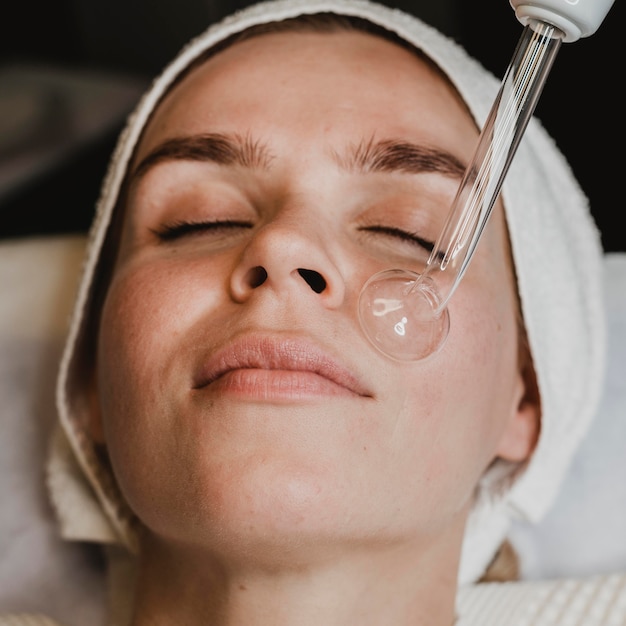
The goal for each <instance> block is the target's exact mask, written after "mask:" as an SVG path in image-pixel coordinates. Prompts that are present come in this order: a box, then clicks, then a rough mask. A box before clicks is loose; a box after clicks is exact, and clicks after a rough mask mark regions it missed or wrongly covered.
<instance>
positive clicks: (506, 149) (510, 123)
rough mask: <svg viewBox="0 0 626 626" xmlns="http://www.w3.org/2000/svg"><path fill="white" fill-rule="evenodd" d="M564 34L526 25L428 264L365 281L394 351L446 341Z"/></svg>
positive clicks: (404, 357) (373, 313) (376, 329)
mask: <svg viewBox="0 0 626 626" xmlns="http://www.w3.org/2000/svg"><path fill="white" fill-rule="evenodd" d="M562 36H563V34H562V32H561V31H559V30H558V29H556V28H555V27H554V26H551V25H549V24H545V23H538V24H535V25H533V27H531V26H530V25H527V26H525V27H524V30H523V32H522V36H521V38H520V40H519V42H518V45H517V48H516V51H515V53H514V55H513V59H512V61H511V63H510V64H509V67H508V69H507V71H506V74H505V76H504V79H503V81H502V85H501V87H500V90H499V92H498V94H497V96H496V99H495V101H494V104H493V106H492V108H491V111H490V113H489V116H488V118H487V121H486V122H485V125H484V127H483V129H482V132H481V134H480V137H479V140H478V146H477V148H476V150H475V152H474V155H473V157H472V160H471V162H470V164H469V165H468V166H467V168H466V170H465V174H464V176H463V179H462V181H461V184H460V185H459V188H458V191H457V193H456V196H455V198H454V200H453V203H452V206H451V208H450V211H449V213H448V216H447V218H446V222H445V224H444V226H443V229H442V231H441V233H440V235H439V237H438V238H437V241H436V243H435V246H434V248H433V250H432V251H431V253H430V256H429V258H428V261H427V263H426V266H425V268H424V271H423V272H422V273H421V274H417V273H415V272H410V271H408V270H387V271H384V272H380V273H378V274H375V275H374V276H373V277H372V278H370V279H369V280H368V281H367V282H366V283H365V285H364V286H363V290H362V291H361V296H360V299H359V315H360V320H361V325H362V327H363V330H364V332H365V334H366V335H367V336H368V338H369V339H370V341H372V343H373V344H374V345H375V346H376V347H377V348H378V349H379V350H381V351H382V352H384V353H385V354H387V355H388V356H390V357H391V358H393V359H396V360H401V361H413V360H419V359H423V358H425V357H426V356H429V355H430V354H432V353H433V352H436V351H437V350H438V349H439V348H440V347H441V346H442V345H443V342H444V341H445V339H446V337H447V334H448V329H449V325H450V320H449V314H448V309H447V304H448V301H449V300H450V298H451V297H452V294H453V293H454V292H455V290H456V288H457V286H458V285H459V282H460V281H461V278H462V277H463V274H464V273H465V271H466V269H467V266H468V265H469V262H470V261H471V259H472V256H473V255H474V252H475V250H476V246H477V244H478V241H479V239H480V236H481V234H482V232H483V230H484V228H485V225H486V224H487V221H488V219H489V216H490V215H491V211H492V209H493V206H494V204H495V201H496V199H497V197H498V194H499V192H500V189H501V187H502V183H503V181H504V177H505V175H506V173H507V171H508V169H509V166H510V164H511V161H512V159H513V156H514V154H515V151H516V149H517V146H518V145H519V142H520V139H521V138H522V135H523V133H524V130H525V129H526V126H527V124H528V121H529V120H530V118H531V117H532V113H533V111H534V109H535V105H536V103H537V100H538V98H539V95H540V93H541V90H542V88H543V86H544V84H545V80H546V78H547V75H548V73H549V71H550V68H551V66H552V63H553V61H554V58H555V56H556V53H557V51H558V49H559V46H560V43H561V40H562ZM444 274H445V279H444Z"/></svg>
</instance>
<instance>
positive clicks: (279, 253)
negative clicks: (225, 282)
mask: <svg viewBox="0 0 626 626" xmlns="http://www.w3.org/2000/svg"><path fill="white" fill-rule="evenodd" d="M318 230H321V226H319V225H317V226H315V225H312V224H310V223H309V224H306V225H305V224H302V223H300V224H293V223H292V224H290V223H285V222H281V223H271V224H267V225H265V226H263V227H262V228H261V229H259V230H258V231H257V232H256V233H255V234H254V235H253V237H252V239H251V240H250V241H249V243H248V244H247V246H246V248H245V250H244V252H243V254H242V256H241V258H240V260H239V262H238V264H237V266H236V267H235V269H234V271H233V273H232V276H231V291H232V295H233V297H234V299H235V300H236V301H238V302H245V301H246V300H247V299H248V298H250V297H251V296H252V295H253V294H254V293H256V292H259V291H260V290H265V291H272V292H274V294H275V295H277V296H279V297H290V296H292V295H295V296H298V297H303V298H308V297H315V298H317V299H318V301H319V302H321V303H322V304H323V306H325V307H327V308H336V307H338V306H339V305H340V304H341V303H342V302H343V300H344V296H345V283H344V279H343V276H342V275H341V273H340V271H339V270H338V268H337V267H336V265H335V263H334V262H333V260H332V259H331V258H330V256H329V254H328V251H327V249H326V246H325V245H324V241H323V240H322V237H321V233H318V232H317V231H318Z"/></svg>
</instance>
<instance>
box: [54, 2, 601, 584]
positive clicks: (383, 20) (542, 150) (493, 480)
mask: <svg viewBox="0 0 626 626" xmlns="http://www.w3.org/2000/svg"><path fill="white" fill-rule="evenodd" d="M319 12H334V13H338V14H343V15H352V16H358V17H361V18H364V19H366V20H370V21H371V22H373V23H375V24H378V25H380V26H382V27H384V28H386V29H388V30H390V31H393V32H395V33H396V34H397V35H399V36H400V37H401V38H403V39H405V40H406V41H408V42H410V43H411V44H413V45H414V46H416V47H417V48H420V49H422V50H423V51H424V52H425V53H426V54H427V55H428V56H429V57H431V58H432V59H433V61H434V62H435V63H436V64H437V65H438V66H439V67H440V68H441V69H442V70H443V72H444V73H445V74H446V75H447V76H448V77H449V78H450V80H451V81H452V83H453V84H454V85H455V86H456V88H457V89H458V91H459V93H460V94H461V96H462V98H463V99H464V100H465V102H466V103H467V106H468V108H469V109H470V111H471V113H472V115H473V116H474V118H475V121H476V123H477V125H478V126H482V124H483V122H484V120H485V119H486V117H487V114H488V112H489V110H490V108H491V105H492V103H493V100H494V97H495V95H496V93H497V91H498V88H499V85H500V81H499V80H498V79H496V78H495V77H493V76H492V75H490V74H488V73H487V72H486V71H484V69H482V68H481V67H480V66H479V65H478V64H477V63H476V62H475V61H474V60H472V59H470V58H469V57H468V56H467V55H466V54H465V53H464V51H462V50H461V49H460V48H459V47H458V46H457V45H456V44H455V43H454V42H453V41H452V40H450V39H448V38H447V37H445V36H442V35H441V34H439V33H438V32H437V31H435V30H434V29H432V28H430V27H429V26H427V25H425V24H424V23H422V22H421V21H420V20H418V19H416V18H414V17H411V16H408V15H406V14H405V13H403V12H400V11H398V10H395V9H391V8H388V7H385V6H381V5H377V4H373V3H370V2H367V1H365V0H305V1H302V0H277V1H274V2H268V3H264V4H257V5H254V6H252V7H249V8H247V9H244V10H242V11H239V12H237V13H236V14H234V15H232V16H230V17H228V18H226V19H225V20H224V21H222V22H220V23H218V24H216V25H213V26H211V27H210V28H209V29H208V30H207V31H206V32H204V33H203V34H201V35H199V36H198V37H197V38H196V39H194V40H192V41H191V42H190V43H189V44H188V45H187V46H186V47H185V48H184V49H183V50H182V51H181V53H180V54H179V56H178V57H177V58H176V59H175V60H174V61H173V62H172V63H171V64H170V65H168V66H167V67H166V68H165V70H164V71H163V73H162V74H161V75H160V76H159V77H158V78H157V79H156V80H155V81H154V83H153V84H152V87H151V88H150V90H149V91H148V92H147V93H146V94H145V96H144V97H143V99H142V100H141V101H140V103H139V105H138V106H137V108H136V110H135V111H134V113H133V114H132V115H131V117H130V118H129V120H128V124H127V126H126V129H125V130H124V132H123V133H122V136H121V137H120V140H119V143H118V145H117V148H116V151H115V153H114V156H113V158H112V161H111V164H110V168H109V171H108V174H107V176H106V179H105V181H104V185H103V189H102V194H101V198H100V200H99V204H98V207H97V215H96V219H95V221H94V224H93V226H92V229H91V231H90V235H89V243H88V249H87V256H86V260H85V264H84V268H83V273H82V278H81V281H80V286H79V290H78V297H77V300H76V304H75V308H74V313H73V317H72V323H71V329H70V332H69V336H68V339H67V343H66V347H65V351H64V355H63V359H62V363H61V368H60V373H59V378H58V394H57V402H58V410H59V415H60V425H61V430H60V432H59V433H57V437H56V440H55V441H56V444H55V445H54V446H53V452H52V458H51V463H50V485H51V491H52V497H53V500H54V502H55V505H56V509H57V511H58V515H59V518H60V520H61V523H62V527H63V533H64V536H65V537H66V538H68V539H88V540H93V541H102V542H111V543H120V544H123V545H125V546H127V547H128V549H129V550H133V546H134V534H133V527H132V523H131V522H130V519H131V517H130V515H129V513H128V511H127V509H126V506H125V504H124V502H123V500H122V499H121V497H120V495H119V493H118V491H117V489H116V486H115V484H114V482H113V481H112V480H111V477H110V475H109V474H108V471H107V470H106V468H104V467H102V466H101V465H100V463H99V461H98V458H97V455H96V454H95V451H94V448H93V445H92V443H91V442H90V440H89V438H88V436H87V434H86V432H85V430H84V429H83V428H82V426H81V425H82V424H83V423H84V419H83V415H84V406H85V398H84V396H83V393H82V392H83V391H84V390H82V389H81V388H80V385H79V384H78V377H77V367H76V366H77V362H78V360H79V358H78V356H79V355H80V353H81V350H82V349H83V348H84V343H83V336H82V331H83V329H84V327H83V322H84V315H83V314H84V312H85V310H86V307H87V306H88V302H89V294H90V287H91V284H92V280H93V275H94V269H95V267H96V263H97V261H98V257H99V254H100V248H101V244H102V241H103V239H104V236H105V233H106V229H107V226H108V224H109V220H110V216H111V211H112V208H113V206H114V205H115V202H116V199H117V197H118V193H119V190H120V185H121V182H122V180H123V178H124V174H125V172H126V168H127V165H128V162H129V158H130V156H131V154H132V152H133V148H134V147H135V144H136V142H137V139H138V137H139V136H140V134H141V131H142V129H143V127H144V125H145V123H146V120H147V119H148V118H149V116H150V114H151V112H152V110H153V109H154V107H155V105H156V104H157V103H158V101H159V99H160V97H161V96H162V94H163V93H164V92H165V91H166V90H167V89H168V86H169V85H170V84H171V83H172V81H173V80H174V79H175V78H176V77H177V76H178V75H179V73H180V72H181V71H182V70H184V69H185V68H186V67H187V66H188V65H189V64H190V63H191V62H192V61H193V60H194V59H195V58H196V57H197V56H198V55H199V54H201V53H202V52H204V51H205V50H207V49H208V48H211V47H212V46H214V45H215V44H216V43H218V42H220V41H222V40H223V39H225V38H227V37H229V36H230V35H232V34H233V33H237V32H239V31H241V30H243V29H245V28H247V27H249V26H253V25H255V24H261V23H267V22H270V21H275V20H281V19H285V18H290V17H294V16H297V15H300V14H311V13H319ZM502 194H503V199H504V205H505V210H506V216H507V223H508V228H509V231H510V236H511V241H512V249H513V256H514V261H515V268H516V272H517V277H518V282H519V293H520V298H521V303H522V309H523V315H524V320H525V324H526V327H527V331H528V337H529V342H530V347H531V351H532V355H533V360H534V365H535V368H536V372H537V376H538V383H539V391H540V394H541V401H542V427H541V436H540V439H539V442H538V445H537V448H536V451H535V452H534V454H533V457H532V459H531V461H530V462H529V464H528V465H527V467H525V468H524V471H523V472H521V473H519V474H516V478H515V480H512V479H511V472H510V469H509V468H502V467H494V468H493V470H492V471H490V472H489V473H488V474H487V475H486V477H485V480H484V481H483V485H482V486H481V489H480V490H479V494H478V497H477V502H476V505H475V507H474V509H473V512H472V514H471V518H470V521H469V524H468V529H467V533H466V538H465V543H464V548H463V555H462V561H461V569H460V575H459V576H460V582H461V584H467V583H470V582H472V581H475V580H477V579H478V578H479V577H480V575H481V574H482V573H483V571H484V569H485V567H486V566H487V564H488V563H489V562H490V560H491V558H492V557H493V555H494V554H495V552H496V550H497V548H498V546H499V545H500V543H501V542H502V540H503V538H504V536H505V535H506V533H507V529H508V528H509V526H510V524H511V520H515V519H519V520H528V521H536V520H539V519H541V518H542V516H544V514H545V513H546V512H547V510H548V509H549V507H550V505H551V503H552V502H553V500H554V498H555V496H556V494H557V491H558V489H559V486H560V484H561V482H562V480H563V477H564V473H565V472H566V470H567V468H568V466H569V464H570V461H571V459H572V456H573V454H574V452H575V451H576V449H577V447H578V445H579V443H580V441H581V439H582V437H583V436H584V434H585V432H586V431H587V428H588V426H589V423H590V420H591V418H592V416H593V415H594V411H595V409H596V405H597V403H598V400H599V396H600V392H601V388H602V380H603V364H604V351H605V316H604V311H603V308H602V307H603V298H602V293H601V289H602V285H601V270H602V268H601V258H602V250H601V245H600V236H599V233H598V230H597V228H596V226H595V224H594V223H593V221H592V219H591V217H590V214H589V212H588V206H587V200H586V198H585V196H584V194H583V193H582V192H581V189H580V188H579V185H578V184H577V182H576V181H575V179H574V177H573V175H572V172H571V170H570V167H569V165H568V163H567V162H566V160H565V159H564V157H563V156H562V154H561V153H560V152H559V150H558V149H557V148H556V146H555V145H554V143H553V141H552V139H551V138H550V137H549V136H548V135H547V133H546V132H545V131H544V129H543V128H542V126H541V124H540V123H539V122H538V121H537V120H536V119H535V120H532V121H531V123H530V124H529V127H528V129H527V131H526V134H525V136H524V138H523V140H522V142H521V145H520V146H519V149H518V152H517V154H516V156H515V159H514V161H513V164H512V167H511V169H510V171H509V173H508V175H507V178H506V180H505V183H504V186H503V191H502Z"/></svg>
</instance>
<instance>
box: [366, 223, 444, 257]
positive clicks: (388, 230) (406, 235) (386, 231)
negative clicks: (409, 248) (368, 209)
mask: <svg viewBox="0 0 626 626" xmlns="http://www.w3.org/2000/svg"><path fill="white" fill-rule="evenodd" d="M359 230H362V231H366V232H374V233H381V234H383V235H389V236H391V237H397V238H399V239H402V240H403V241H406V242H408V243H412V244H417V245H418V246H421V247H422V248H424V249H425V250H426V251H428V252H432V250H433V248H434V247H435V244H434V242H432V241H429V240H428V239H424V238H423V237H420V236H419V235H417V234H415V233H410V232H408V231H406V230H402V229H401V228H395V227H393V226H364V227H362V228H360V229H359Z"/></svg>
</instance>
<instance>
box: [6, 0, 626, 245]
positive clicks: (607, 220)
mask: <svg viewBox="0 0 626 626" xmlns="http://www.w3.org/2000/svg"><path fill="white" fill-rule="evenodd" d="M8 2H9V0H7V3H8ZM247 4H249V2H245V1H244V0H109V1H107V2H94V1H93V0H57V1H56V2H47V1H44V0H30V1H29V2H24V1H21V2H20V0H13V2H11V9H10V11H9V12H5V15H4V17H3V19H2V20H1V21H0V237H16V236H22V235H33V234H54V233H68V232H86V230H87V228H88V226H89V223H90V221H91V218H92V216H93V211H94V205H95V202H96V200H97V197H98V194H99V188H100V184H101V180H102V178H103V176H104V173H105V170H106V164H107V161H108V158H109V156H110V154H111V151H112V150H113V147H114V145H115V140H116V138H117V135H118V133H119V131H120V130H121V128H122V126H123V123H124V120H125V118H126V116H127V114H128V113H129V112H130V110H131V109H132V107H133V106H134V104H135V103H136V102H137V99H138V98H139V96H140V95H141V93H142V92H143V90H144V89H145V88H146V87H147V85H148V84H149V82H150V80H151V79H152V78H153V77H154V75H155V74H157V73H158V72H159V71H160V70H161V69H162V68H163V66H164V65H165V64H166V63H167V62H168V61H169V60H170V59H171V57H172V56H174V55H175V54H176V52H177V51H178V50H179V49H180V48H181V47H182V45H183V44H184V43H185V42H186V41H187V40H188V39H190V38H191V37H192V36H194V35H196V34H198V33H200V32H201V31H202V30H204V28H205V27H206V26H207V25H208V24H209V23H211V22H213V21H216V20H218V19H220V18H221V17H223V16H224V15H226V14H228V13H231V12H232V11H233V10H235V9H238V8H243V7H244V6H246V5H247ZM386 4H389V5H390V6H395V7H398V8H401V9H404V10H405V11H408V12H410V13H414V14H415V15H418V16H419V17H422V18H423V19H425V20H426V21H428V22H430V23H431V24H433V25H434V26H436V27H438V28H439V29H440V30H442V31H443V32H444V33H446V34H448V35H449V36H450V37H452V38H454V39H456V40H457V41H458V42H459V43H460V44H462V45H463V46H464V47H465V48H466V49H467V50H468V51H469V52H470V53H471V54H473V55H474V56H476V57H477V58H478V59H479V60H481V61H482V62H483V64H484V65H486V66H487V67H488V68H489V69H490V70H491V71H492V72H493V73H494V74H495V75H496V76H498V77H499V78H501V77H502V76H503V74H504V72H505V70H506V67H507V66H508V63H509V61H510V59H511V56H512V54H513V50H514V48H515V45H516V44H517V40H518V39H519V35H520V34H521V30H522V26H521V25H520V23H519V22H518V21H517V19H516V18H515V15H514V12H513V9H512V8H511V7H510V5H509V3H508V1H507V0H485V1H483V2H480V3H477V2H468V1H467V0H436V1H435V2H433V1H432V0H413V1H412V2H407V1H406V0H401V1H400V2H396V3H393V2H386ZM6 8H7V7H5V9H6ZM624 18H625V14H624V2H623V1H622V0H616V1H615V4H614V5H613V7H612V9H611V11H610V12H609V14H608V16H607V18H606V20H605V21H604V23H603V24H602V26H601V27H600V29H599V30H598V31H597V32H596V33H595V34H594V35H592V36H591V37H589V38H587V39H582V40H579V41H577V42H575V43H572V44H564V45H563V46H562V48H561V50H560V52H559V54H558V56H557V59H556V63H555V66H554V68H553V70H552V73H551V74H550V76H549V78H548V82H547V84H546V86H545V88H544V92H543V95H542V97H541V99H540V101H539V104H538V106H537V109H536V112H535V114H536V116H537V117H539V118H540V119H541V120H542V122H543V123H544V125H545V126H546V128H547V129H548V131H549V132H550V133H551V134H552V135H553V137H554V138H555V139H556V140H557V142H558V143H559V144H560V146H561V148H562V150H563V151H564V153H565V154H566V155H567V157H568V159H569V161H570V164H571V166H572V169H573V170H574V173H575V174H576V176H577V177H578V179H579V181H580V183H581V185H582V186H583V188H584V190H585V192H586V193H587V195H588V196H589V198H590V200H591V206H592V210H593V213H594V216H595V218H596V221H597V222H598V225H599V227H600V229H601V232H602V238H603V244H604V247H605V250H607V251H624V250H626V243H625V241H624V237H623V232H624V229H623V226H622V220H623V217H622V216H621V215H620V214H621V210H620V209H619V208H617V209H616V205H618V198H619V197H621V194H620V191H619V189H618V181H619V180H620V177H621V176H622V175H624V174H623V172H622V171H621V167H622V163H623V156H621V155H622V150H623V149H622V148H621V147H620V144H619V143H617V144H616V142H619V141H620V137H623V135H624V133H623V131H624V116H623V113H622V110H623V106H622V104H621V101H620V98H619V97H618V87H619V83H620V82H621V81H622V80H623V78H624V75H625V73H624V68H623V63H622V62H623V59H624V50H623V49H622V48H621V47H620V45H621V44H619V40H620V36H619V34H618V27H621V25H622V24H624V23H626V20H625V19H624ZM618 106H619V110H618ZM616 154H617V155H618V156H616ZM618 167H619V168H620V171H618Z"/></svg>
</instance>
